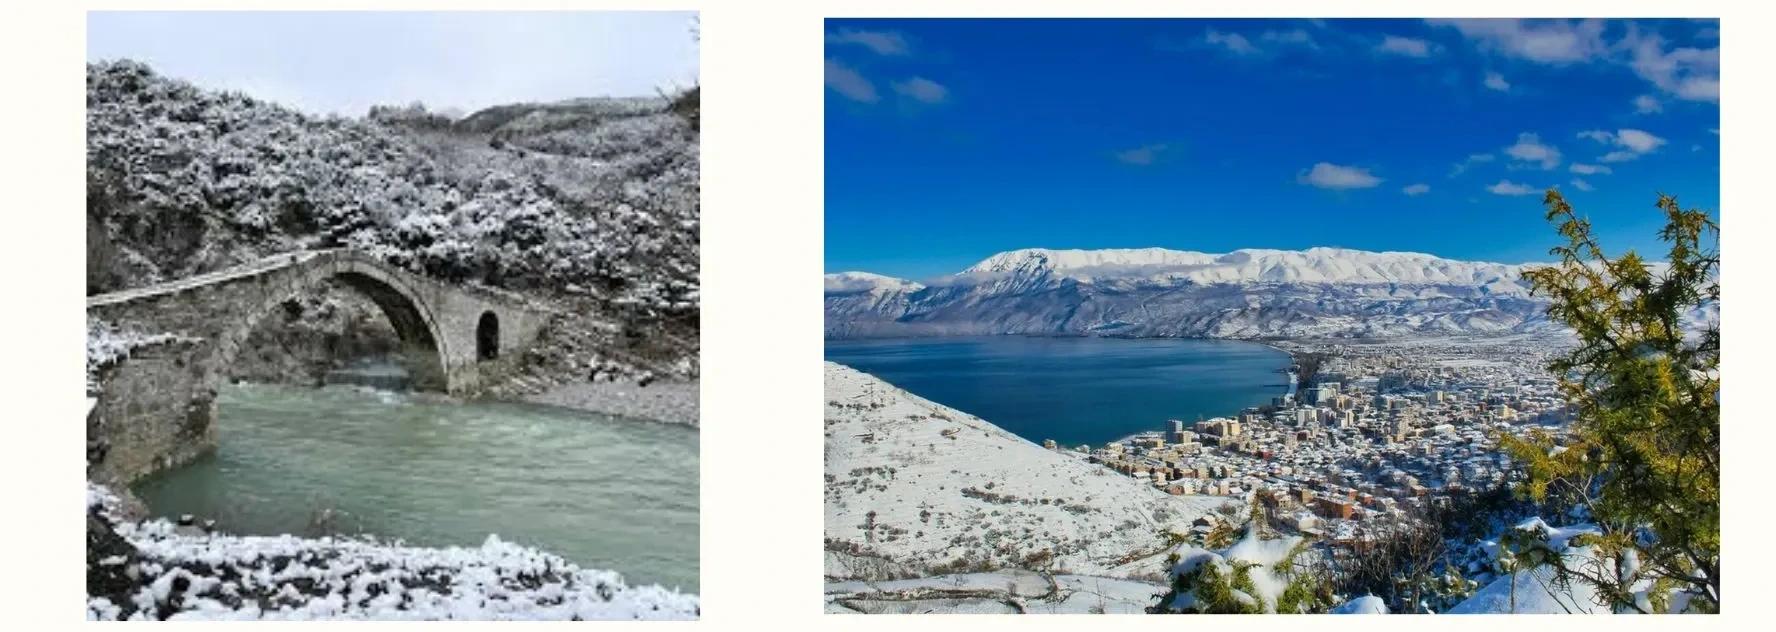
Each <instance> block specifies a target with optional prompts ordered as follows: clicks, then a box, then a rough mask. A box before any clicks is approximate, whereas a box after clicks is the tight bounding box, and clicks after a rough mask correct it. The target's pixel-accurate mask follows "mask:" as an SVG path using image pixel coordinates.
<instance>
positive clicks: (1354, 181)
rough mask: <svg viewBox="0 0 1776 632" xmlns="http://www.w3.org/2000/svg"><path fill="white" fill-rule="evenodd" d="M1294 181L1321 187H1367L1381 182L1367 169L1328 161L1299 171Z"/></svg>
mask: <svg viewBox="0 0 1776 632" xmlns="http://www.w3.org/2000/svg"><path fill="white" fill-rule="evenodd" d="M1296 181H1298V182H1301V183H1302V184H1310V185H1313V186H1316V187H1319V188H1322V189H1367V188H1370V187H1373V186H1375V185H1378V184H1381V178H1377V177H1375V176H1374V175H1371V174H1370V173H1369V170H1368V169H1364V168H1361V167H1346V166H1342V165H1335V164H1332V163H1329V162H1322V163H1317V164H1315V165H1314V166H1313V169H1310V170H1307V171H1303V172H1301V174H1300V175H1298V176H1296Z"/></svg>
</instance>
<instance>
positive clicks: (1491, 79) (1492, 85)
mask: <svg viewBox="0 0 1776 632" xmlns="http://www.w3.org/2000/svg"><path fill="white" fill-rule="evenodd" d="M1483 83H1484V84H1485V86H1486V88H1487V89H1488V90H1497V91H1499V92H1510V91H1511V82H1509V81H1505V76H1504V75H1501V74H1498V73H1497V72H1494V71H1491V70H1488V71H1486V81H1485V82H1483Z"/></svg>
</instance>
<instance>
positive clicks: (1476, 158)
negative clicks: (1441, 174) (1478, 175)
mask: <svg viewBox="0 0 1776 632" xmlns="http://www.w3.org/2000/svg"><path fill="white" fill-rule="evenodd" d="M1494 158H1495V157H1494V156H1493V155H1492V154H1468V159H1467V160H1463V161H1461V162H1458V163H1455V168H1454V169H1451V170H1450V171H1449V177H1451V178H1453V177H1456V176H1459V175H1461V174H1462V172H1464V171H1467V170H1468V167H1471V166H1474V165H1476V164H1479V163H1483V162H1492V161H1493V159H1494Z"/></svg>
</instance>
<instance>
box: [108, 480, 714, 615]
mask: <svg viewBox="0 0 1776 632" xmlns="http://www.w3.org/2000/svg"><path fill="white" fill-rule="evenodd" d="M118 502H119V501H118V499H117V497H116V495H115V494H113V493H111V492H110V491H109V490H106V489H104V488H103V487H100V486H97V485H93V484H91V483H88V484H87V506H88V511H89V515H96V516H99V517H102V518H103V519H104V520H106V521H107V522H109V523H111V524H113V525H114V527H113V528H114V529H115V531H116V533H117V534H118V535H119V536H121V537H122V538H123V539H124V540H126V541H127V542H128V543H129V544H130V545H131V546H133V547H134V549H135V552H134V555H132V556H114V557H108V558H105V559H103V560H100V561H99V562H98V564H100V565H106V564H110V565H113V566H115V565H121V564H130V565H132V566H131V568H129V569H126V571H125V573H126V574H127V575H128V576H129V577H131V578H132V579H133V580H134V582H133V589H132V590H129V591H127V594H117V595H90V594H89V595H88V599H87V618H88V619H103V620H115V619H132V620H140V619H180V620H189V619H284V620H309V619H377V620H386V619H413V620H440V619H457V620H464V619H473V620H484V619H554V620H595V619H695V618H697V617H698V615H699V611H700V605H699V600H698V598H697V596H696V595H688V594H683V593H680V592H678V591H676V590H667V589H664V588H661V587H659V586H641V587H637V586H628V585H626V584H624V583H623V580H622V578H621V577H620V576H618V575H617V574H616V573H613V572H610V571H600V570H586V569H581V568H579V567H577V566H575V565H574V564H572V563H570V562H567V561H566V560H563V559H562V558H560V557H557V556H554V555H551V554H548V553H544V552H542V551H538V550H536V549H533V548H529V547H525V546H519V545H516V544H511V543H508V542H503V541H501V540H500V539H499V538H498V537H497V536H491V535H490V536H488V538H487V541H486V542H485V543H483V544H482V545H481V546H480V547H475V548H461V547H449V548H418V547H408V546H401V545H398V544H387V543H381V542H376V541H374V540H368V539H335V538H318V539H307V538H297V537H292V536H289V535H283V536H277V537H244V536H230V535H220V534H207V533H202V532H199V531H197V530H195V529H193V528H191V527H176V526H174V525H173V524H171V523H169V522H167V521H165V520H150V521H145V522H140V523H136V522H130V521H127V520H123V519H121V518H119V517H118V516H117V511H116V509H117V504H118ZM90 528H91V527H90V526H89V529H90ZM131 558H133V559H131ZM91 572H92V571H91V569H89V573H91ZM90 584H91V581H89V585H90Z"/></svg>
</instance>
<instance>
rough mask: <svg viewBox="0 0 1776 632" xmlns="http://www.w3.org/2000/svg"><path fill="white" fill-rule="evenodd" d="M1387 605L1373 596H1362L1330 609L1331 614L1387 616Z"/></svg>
mask: <svg viewBox="0 0 1776 632" xmlns="http://www.w3.org/2000/svg"><path fill="white" fill-rule="evenodd" d="M1387 613H1388V607H1387V603H1385V602H1383V601H1382V600H1381V598H1380V597H1377V596H1375V595H1364V596H1362V597H1358V598H1356V599H1352V600H1350V601H1346V602H1344V604H1343V605H1340V606H1338V607H1337V608H1333V609H1332V614H1387Z"/></svg>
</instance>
